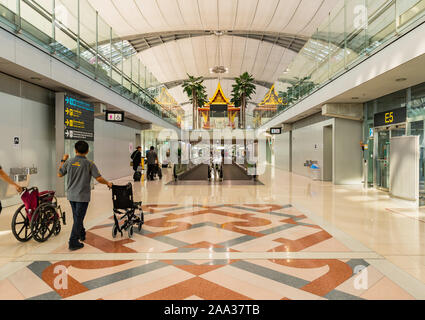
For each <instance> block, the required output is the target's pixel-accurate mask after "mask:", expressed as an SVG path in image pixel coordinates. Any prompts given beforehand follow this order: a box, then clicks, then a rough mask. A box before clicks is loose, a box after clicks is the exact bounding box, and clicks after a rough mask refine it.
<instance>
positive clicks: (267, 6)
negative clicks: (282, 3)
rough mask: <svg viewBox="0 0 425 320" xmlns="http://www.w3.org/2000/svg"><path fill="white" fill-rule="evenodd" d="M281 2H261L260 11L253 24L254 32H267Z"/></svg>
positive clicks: (273, 0)
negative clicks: (266, 29)
mask: <svg viewBox="0 0 425 320" xmlns="http://www.w3.org/2000/svg"><path fill="white" fill-rule="evenodd" d="M278 3H279V0H259V3H258V9H257V12H256V15H255V18H254V20H253V23H252V30H265V28H266V27H267V26H268V24H269V23H270V22H271V21H272V20H273V17H274V16H275V15H277V14H276V7H277V5H278Z"/></svg>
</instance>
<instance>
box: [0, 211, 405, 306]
mask: <svg viewBox="0 0 425 320" xmlns="http://www.w3.org/2000/svg"><path fill="white" fill-rule="evenodd" d="M144 212H145V225H144V226H143V229H142V231H140V232H138V231H137V230H136V231H135V234H134V237H133V238H132V239H128V238H127V236H126V235H124V237H123V238H121V237H120V236H118V237H117V238H115V239H113V238H112V234H111V229H112V224H113V220H112V217H109V218H108V219H106V220H105V221H103V222H102V223H101V224H99V225H97V226H95V227H93V228H91V229H90V230H89V231H88V232H87V239H86V241H85V248H84V249H82V250H80V251H78V252H75V253H70V252H69V251H68V249H67V247H66V245H63V246H61V247H60V248H58V249H57V250H55V251H54V252H52V254H53V255H52V256H55V255H60V254H66V255H68V256H73V255H77V257H79V256H78V255H80V256H82V255H84V254H87V255H91V256H92V257H96V259H81V260H78V259H80V258H78V259H70V260H61V261H34V262H32V263H31V264H29V265H28V266H26V267H24V268H22V269H20V270H17V271H16V272H15V273H14V274H12V275H11V276H9V277H8V278H6V279H5V280H3V281H0V299H37V300H43V299H105V300H106V299H142V300H161V299H167V300H168V299H170V300H179V299H208V300H226V299H231V300H250V299H255V300H262V299H267V300H292V299H297V300H299V299H302V300H307V299H308V300H310V299H313V300H319V299H331V300H334V299H344V300H347V299H413V297H412V296H411V295H410V294H409V293H408V292H406V291H405V290H404V289H403V288H401V287H399V286H398V285H397V284H396V283H395V282H393V281H392V280H391V279H389V278H388V277H386V276H385V275H384V274H382V273H381V272H380V271H379V270H378V269H377V268H375V267H374V266H372V265H370V264H369V263H368V262H367V261H366V260H364V259H361V258H351V259H336V258H326V257H324V258H320V259H303V258H300V259H233V258H228V259H203V260H200V259H195V258H194V257H195V256H196V254H199V253H203V254H205V253H211V254H214V253H228V254H231V253H238V252H239V253H240V252H244V253H247V252H291V253H295V252H298V253H300V252H304V253H319V252H322V253H323V252H326V253H332V252H335V253H341V252H342V253H344V252H345V253H347V254H349V253H351V252H352V250H350V249H349V248H348V247H347V246H345V245H344V244H343V243H342V242H340V241H338V240H337V239H336V238H334V237H333V236H332V235H331V234H329V233H328V232H326V231H325V230H324V229H323V228H322V227H320V226H319V225H317V224H315V223H313V222H312V221H310V220H309V219H308V218H307V216H306V215H304V214H303V213H302V212H300V211H298V210H297V209H296V208H294V207H293V206H291V205H285V206H282V205H217V206H202V205H194V206H179V205H162V206H158V205H146V206H144ZM149 252H151V253H164V254H176V253H178V254H186V257H187V259H171V258H170V259H160V260H151V259H135V258H134V255H135V254H141V253H149ZM117 254H124V256H125V254H128V255H129V256H130V255H131V259H130V258H129V259H127V260H126V259H125V258H124V259H123V258H122V256H121V258H120V259H116V260H115V259H107V260H102V257H104V256H105V255H112V256H113V255H117ZM170 256H171V255H170ZM136 257H137V255H136ZM191 257H192V259H191ZM61 268H66V270H67V277H66V289H64V288H63V284H64V283H63V279H62V280H61V278H60V277H59V275H60V271H61V270H63V269H61ZM58 281H59V282H58ZM60 281H62V282H60ZM365 282H366V283H365Z"/></svg>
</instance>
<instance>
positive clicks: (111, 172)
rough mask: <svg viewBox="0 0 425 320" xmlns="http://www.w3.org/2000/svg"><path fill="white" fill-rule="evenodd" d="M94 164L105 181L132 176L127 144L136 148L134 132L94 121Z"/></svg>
mask: <svg viewBox="0 0 425 320" xmlns="http://www.w3.org/2000/svg"><path fill="white" fill-rule="evenodd" d="M94 124H95V126H94V129H95V139H94V162H95V163H96V165H97V167H98V168H99V170H100V173H101V174H102V175H103V176H104V177H105V178H106V179H110V180H112V179H117V178H122V177H126V176H129V175H132V173H133V169H132V168H131V167H130V161H131V159H130V152H129V144H130V143H133V146H134V147H136V145H135V143H136V133H140V131H139V130H135V129H132V128H129V127H125V126H122V125H119V124H115V123H109V122H106V121H103V120H99V119H95V122H94Z"/></svg>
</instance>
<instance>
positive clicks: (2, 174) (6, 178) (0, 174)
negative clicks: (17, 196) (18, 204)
mask: <svg viewBox="0 0 425 320" xmlns="http://www.w3.org/2000/svg"><path fill="white" fill-rule="evenodd" d="M0 179H2V180H3V181H5V182H6V183H8V184H10V185H12V186H14V187H15V188H16V191H18V192H19V193H21V192H22V187H21V186H19V185H18V184H17V183H16V182H15V181H13V180H12V179H10V177H9V176H8V175H7V173H6V172H4V170H3V169H2V167H1V165H0ZM2 210H3V207H2V205H1V201H0V213H1V211H2Z"/></svg>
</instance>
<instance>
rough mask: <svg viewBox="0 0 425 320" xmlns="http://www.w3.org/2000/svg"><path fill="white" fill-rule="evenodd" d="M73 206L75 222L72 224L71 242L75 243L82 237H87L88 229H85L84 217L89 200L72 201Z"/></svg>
mask: <svg viewBox="0 0 425 320" xmlns="http://www.w3.org/2000/svg"><path fill="white" fill-rule="evenodd" d="M70 203H71V208H72V215H73V217H74V224H73V226H72V231H71V237H70V239H69V242H70V243H71V244H75V243H76V242H78V240H80V239H81V237H83V236H84V237H85V233H86V230H85V229H84V224H83V223H84V218H85V216H86V213H87V208H88V207H89V203H88V202H74V201H70Z"/></svg>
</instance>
